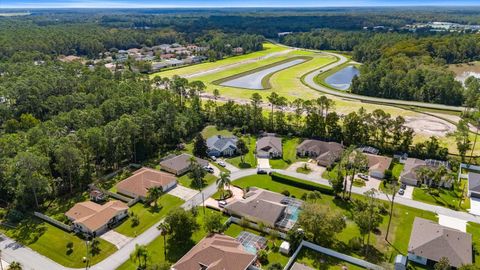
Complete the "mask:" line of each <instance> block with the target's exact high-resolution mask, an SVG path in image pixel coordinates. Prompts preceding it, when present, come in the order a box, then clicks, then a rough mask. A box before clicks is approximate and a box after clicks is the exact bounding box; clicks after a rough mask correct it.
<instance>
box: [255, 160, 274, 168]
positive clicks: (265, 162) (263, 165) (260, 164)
mask: <svg viewBox="0 0 480 270" xmlns="http://www.w3.org/2000/svg"><path fill="white" fill-rule="evenodd" d="M257 164H258V165H257V168H260V169H270V168H271V167H270V160H269V159H268V158H257Z"/></svg>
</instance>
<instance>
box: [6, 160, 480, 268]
mask: <svg viewBox="0 0 480 270" xmlns="http://www.w3.org/2000/svg"><path fill="white" fill-rule="evenodd" d="M272 171H276V172H278V173H281V174H284V175H288V176H293V177H296V178H300V179H303V180H306V181H311V182H315V183H318V184H322V185H327V186H329V185H330V183H329V182H328V180H327V179H324V178H321V177H320V178H319V177H312V176H308V175H305V174H301V173H297V172H291V171H286V170H272ZM256 173H257V170H256V169H246V170H237V171H235V172H232V173H231V180H232V182H234V181H235V180H237V179H240V178H243V177H246V176H250V175H255V174H256ZM367 190H368V189H367V188H361V187H353V188H352V192H353V193H356V194H363V193H364V192H366V191H367ZM216 191H217V187H216V185H215V184H211V185H209V186H208V187H206V188H205V189H204V190H203V191H202V193H198V194H197V195H195V196H194V197H192V198H191V199H190V200H188V201H186V202H185V203H184V204H183V205H182V207H183V208H185V209H190V208H191V207H192V206H193V205H196V206H198V205H201V204H202V194H203V198H205V199H207V198H209V197H211V196H212V195H213V194H214V193H215V192H216ZM378 198H379V199H381V200H386V201H388V198H387V196H386V195H385V194H383V193H379V194H378ZM395 202H396V203H398V204H401V205H406V206H410V207H413V208H418V209H421V210H426V211H431V212H435V213H437V214H440V215H445V216H448V217H453V218H458V219H461V220H465V221H468V222H475V223H480V216H475V215H472V214H469V213H466V212H460V211H455V210H452V209H448V208H445V207H441V206H435V205H431V204H426V203H422V202H418V201H414V200H411V199H408V198H403V197H401V196H397V197H396V198H395ZM160 222H161V221H160ZM160 222H158V223H157V224H155V225H154V226H152V227H151V228H149V229H148V230H146V231H145V232H144V233H142V234H141V235H139V236H138V237H136V238H134V239H133V240H132V241H130V242H129V243H127V244H126V245H125V246H123V247H122V248H120V249H119V250H117V251H116V252H115V253H113V254H112V255H111V256H109V257H108V258H106V259H105V260H103V261H101V262H100V263H98V264H96V265H94V266H92V267H90V268H89V269H92V270H114V269H116V268H118V267H119V266H120V265H122V264H123V263H124V262H125V261H126V260H128V258H129V256H130V253H132V251H133V250H134V249H135V245H136V244H140V245H147V244H148V243H150V242H152V241H153V240H154V239H155V238H157V237H159V236H160V231H159V230H157V228H156V227H157V226H158V224H159V223H160ZM0 249H1V250H2V257H3V258H4V260H6V261H7V262H12V261H17V262H20V263H21V264H22V265H23V266H24V268H23V269H25V270H46V269H48V270H74V269H72V268H67V267H64V266H61V265H59V264H57V263H56V262H54V261H52V260H50V259H49V258H47V257H44V256H42V255H40V254H38V253H36V252H35V251H33V250H31V249H30V248H28V247H24V246H22V245H20V244H18V243H16V242H15V241H14V240H12V239H10V238H4V239H3V241H2V239H0ZM81 269H84V268H81ZM75 270H80V269H75Z"/></svg>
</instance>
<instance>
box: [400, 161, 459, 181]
mask: <svg viewBox="0 0 480 270" xmlns="http://www.w3.org/2000/svg"><path fill="white" fill-rule="evenodd" d="M440 166H444V167H446V168H447V169H448V168H449V165H448V162H447V161H440V160H434V159H427V160H421V159H417V158H408V159H407V160H406V161H405V166H404V167H403V170H402V172H401V173H400V181H401V182H402V183H404V184H407V185H412V186H418V185H421V184H428V185H430V184H431V183H430V182H431V181H430V180H428V179H426V180H425V181H426V182H425V183H422V179H418V176H417V172H418V170H420V168H430V169H432V170H436V169H438V168H439V167H440ZM439 185H440V186H444V187H451V185H452V183H451V180H450V179H445V180H443V181H442V182H441V183H439Z"/></svg>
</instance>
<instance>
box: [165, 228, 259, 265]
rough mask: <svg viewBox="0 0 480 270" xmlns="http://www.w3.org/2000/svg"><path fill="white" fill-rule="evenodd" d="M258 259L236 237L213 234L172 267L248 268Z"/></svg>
mask: <svg viewBox="0 0 480 270" xmlns="http://www.w3.org/2000/svg"><path fill="white" fill-rule="evenodd" d="M256 259H257V256H256V255H255V254H252V253H249V252H247V251H245V249H244V247H243V245H242V244H241V243H240V242H239V241H238V240H237V239H235V238H232V237H230V236H227V235H222V234H213V235H211V236H207V237H205V238H203V239H202V240H201V241H200V242H199V243H198V244H196V245H195V246H194V247H193V248H192V249H190V251H189V252H187V254H185V255H184V256H183V257H182V258H181V259H180V260H179V261H177V262H176V263H175V264H174V265H173V266H172V267H171V269H172V270H193V269H199V270H224V269H228V270H246V269H249V268H250V266H252V265H253V264H254V263H255V261H256Z"/></svg>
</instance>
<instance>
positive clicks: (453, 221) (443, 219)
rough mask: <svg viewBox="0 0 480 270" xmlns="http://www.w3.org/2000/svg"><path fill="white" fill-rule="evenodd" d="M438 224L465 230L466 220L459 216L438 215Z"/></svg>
mask: <svg viewBox="0 0 480 270" xmlns="http://www.w3.org/2000/svg"><path fill="white" fill-rule="evenodd" d="M438 224H440V225H442V226H445V227H448V228H452V229H455V230H459V231H461V232H467V221H465V220H462V219H459V218H454V217H449V216H445V215H438Z"/></svg>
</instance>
